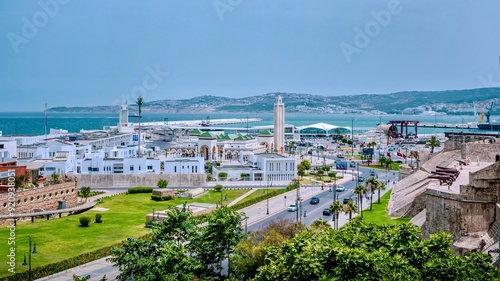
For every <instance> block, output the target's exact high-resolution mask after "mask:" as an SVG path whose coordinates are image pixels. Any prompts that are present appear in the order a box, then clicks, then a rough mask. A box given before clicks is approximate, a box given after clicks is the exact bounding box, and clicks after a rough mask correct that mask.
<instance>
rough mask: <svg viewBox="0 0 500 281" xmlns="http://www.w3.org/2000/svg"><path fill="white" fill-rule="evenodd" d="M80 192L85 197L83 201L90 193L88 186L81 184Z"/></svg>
mask: <svg viewBox="0 0 500 281" xmlns="http://www.w3.org/2000/svg"><path fill="white" fill-rule="evenodd" d="M80 193H81V195H82V197H83V198H85V202H87V198H88V197H89V195H90V186H82V187H81V188H80Z"/></svg>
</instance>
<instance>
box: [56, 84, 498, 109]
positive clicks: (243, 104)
mask: <svg viewBox="0 0 500 281" xmlns="http://www.w3.org/2000/svg"><path fill="white" fill-rule="evenodd" d="M277 94H280V95H282V97H283V102H284V104H285V109H286V111H287V112H289V113H332V114H342V113H351V114H352V113H355V114H378V115H381V114H428V115H445V114H461V115H462V114H463V115H467V114H474V105H475V106H476V108H475V109H476V112H478V113H479V112H481V111H483V110H485V111H488V110H490V111H491V114H493V115H497V114H499V113H500V110H499V109H497V108H496V107H495V105H498V104H500V88H478V89H465V90H443V91H403V92H396V93H389V94H357V95H341V96H322V95H315V94H305V93H266V94H262V95H257V96H250V97H243V98H230V97H220V96H214V95H201V96H197V97H193V98H190V99H178V100H172V99H163V100H155V101H146V102H145V103H144V105H143V106H142V111H143V112H151V113H156V112H157V113H189V112H193V111H196V112H198V113H215V112H218V113H233V112H238V113H251V112H272V111H273V108H274V102H275V97H276V95H277ZM353 97H354V98H353ZM118 107H119V106H118V105H111V106H103V105H99V106H88V107H82V106H79V107H65V106H63V107H53V108H49V109H48V110H47V111H48V112H50V113H54V112H64V113H100V112H117V111H118ZM129 108H130V110H131V111H136V110H137V105H136V104H130V105H129Z"/></svg>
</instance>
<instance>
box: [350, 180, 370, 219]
mask: <svg viewBox="0 0 500 281" xmlns="http://www.w3.org/2000/svg"><path fill="white" fill-rule="evenodd" d="M366 191H367V190H366V187H365V186H364V185H362V184H358V186H356V187H355V188H354V190H353V193H354V194H356V195H358V202H359V207H360V211H359V212H360V214H361V218H363V194H365V193H366Z"/></svg>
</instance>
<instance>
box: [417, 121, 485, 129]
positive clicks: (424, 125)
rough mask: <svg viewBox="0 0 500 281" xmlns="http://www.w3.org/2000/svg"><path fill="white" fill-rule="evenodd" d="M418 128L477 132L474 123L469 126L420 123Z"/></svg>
mask: <svg viewBox="0 0 500 281" xmlns="http://www.w3.org/2000/svg"><path fill="white" fill-rule="evenodd" d="M418 127H423V128H443V129H447V128H449V129H475V130H477V125H476V124H473V123H467V124H449V123H448V124H447V123H419V124H418Z"/></svg>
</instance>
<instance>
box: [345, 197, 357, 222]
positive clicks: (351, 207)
mask: <svg viewBox="0 0 500 281" xmlns="http://www.w3.org/2000/svg"><path fill="white" fill-rule="evenodd" d="M342 207H343V208H344V209H343V211H344V213H345V214H346V215H347V214H349V221H350V220H351V219H352V213H357V212H358V206H356V204H354V202H352V201H349V202H347V204H344V205H343V206H342Z"/></svg>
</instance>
